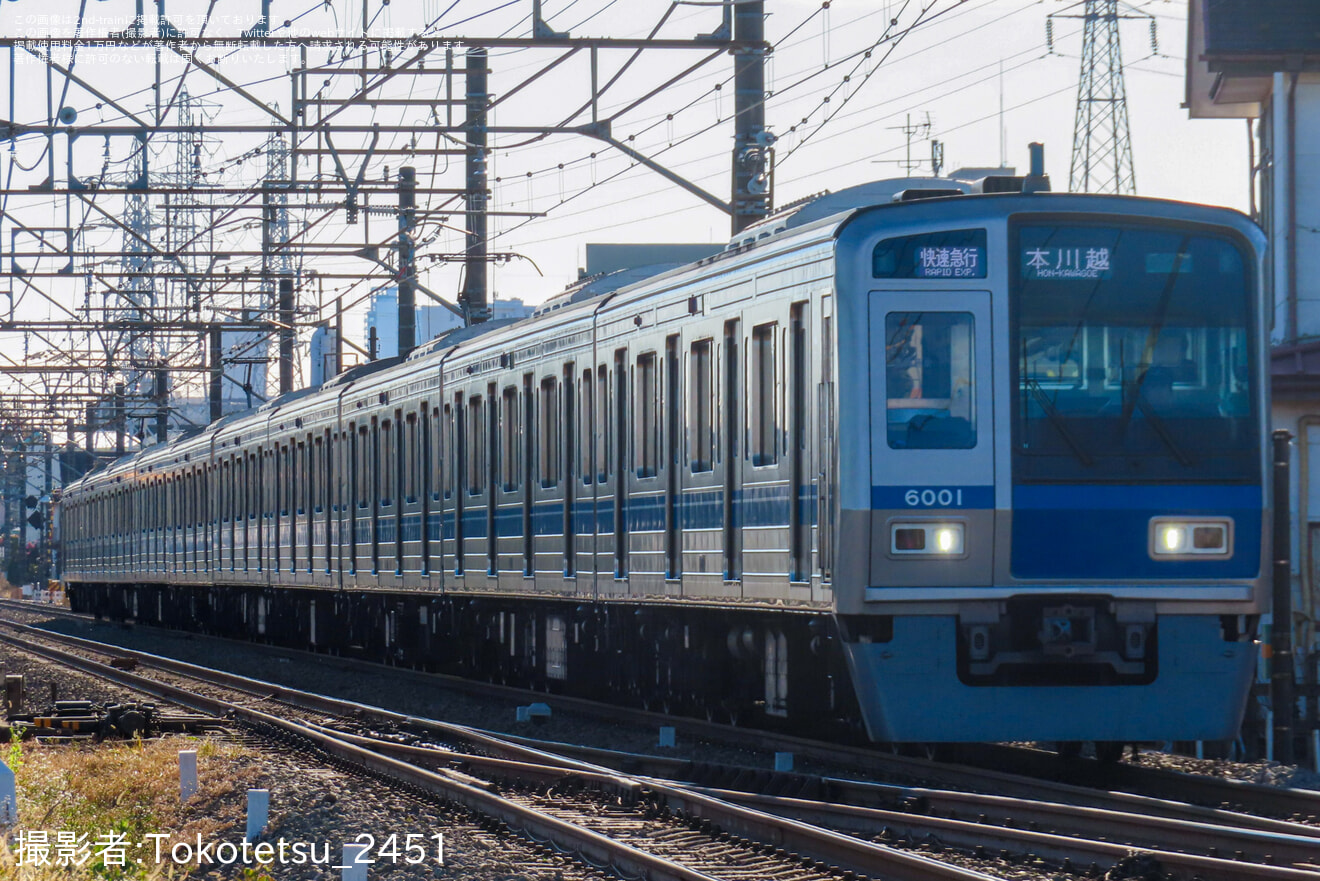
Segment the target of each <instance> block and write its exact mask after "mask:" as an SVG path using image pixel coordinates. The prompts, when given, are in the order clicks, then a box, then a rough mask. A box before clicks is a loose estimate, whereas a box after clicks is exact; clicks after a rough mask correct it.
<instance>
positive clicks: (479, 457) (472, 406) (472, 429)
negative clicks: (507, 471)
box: [467, 395, 487, 496]
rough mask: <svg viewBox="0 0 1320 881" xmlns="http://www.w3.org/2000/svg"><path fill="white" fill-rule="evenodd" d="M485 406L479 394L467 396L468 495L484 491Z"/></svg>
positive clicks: (485, 451)
mask: <svg viewBox="0 0 1320 881" xmlns="http://www.w3.org/2000/svg"><path fill="white" fill-rule="evenodd" d="M485 410H486V406H485V400H484V399H483V398H482V397H481V395H473V396H472V397H470V398H468V425H467V428H468V433H469V437H468V445H467V458H468V473H467V488H468V495H473V496H478V495H481V494H482V493H483V492H485V491H486V454H487V449H486V439H485V438H484V437H483V436H482V434H483V432H484V430H485V426H486V413H485Z"/></svg>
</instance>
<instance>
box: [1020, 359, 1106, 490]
mask: <svg viewBox="0 0 1320 881" xmlns="http://www.w3.org/2000/svg"><path fill="white" fill-rule="evenodd" d="M1027 391H1029V392H1031V397H1032V398H1034V399H1035V400H1036V403H1037V404H1040V409H1041V410H1042V411H1043V412H1044V413H1045V415H1046V416H1048V417H1049V420H1050V425H1053V426H1054V430H1055V431H1057V432H1058V433H1059V436H1060V437H1061V438H1063V441H1064V443H1066V444H1067V445H1068V448H1069V449H1070V450H1072V452H1073V455H1074V456H1076V457H1077V461H1078V462H1081V463H1082V464H1083V465H1085V466H1086V467H1088V468H1090V467H1091V466H1092V465H1094V464H1095V460H1094V459H1092V458H1091V454H1090V453H1088V452H1086V450H1085V449H1084V448H1083V447H1082V445H1081V443H1080V442H1079V441H1078V440H1077V438H1075V437H1073V435H1072V432H1071V431H1069V430H1068V423H1066V422H1064V421H1063V416H1062V415H1060V413H1059V410H1058V408H1057V407H1055V406H1054V402H1053V401H1051V400H1050V399H1049V396H1048V395H1046V394H1045V390H1044V389H1042V388H1041V387H1040V383H1039V382H1038V381H1036V380H1034V379H1028V380H1027Z"/></svg>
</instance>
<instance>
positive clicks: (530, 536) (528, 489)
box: [522, 373, 536, 576]
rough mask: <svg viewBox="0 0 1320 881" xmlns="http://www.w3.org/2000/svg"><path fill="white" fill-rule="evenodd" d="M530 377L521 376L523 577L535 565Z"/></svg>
mask: <svg viewBox="0 0 1320 881" xmlns="http://www.w3.org/2000/svg"><path fill="white" fill-rule="evenodd" d="M534 382H535V379H533V377H532V375H531V374H530V373H529V374H526V375H524V376H523V425H524V426H525V430H524V432H523V507H522V534H523V575H526V576H530V575H532V574H533V573H534V572H535V563H536V533H535V532H533V530H532V503H533V498H532V495H533V493H532V487H533V486H534V485H535V480H536V475H535V474H534V473H533V469H534V468H535V467H536V395H535V393H534V391H533V388H534V387H533V383H534Z"/></svg>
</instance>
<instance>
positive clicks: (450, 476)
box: [440, 404, 462, 498]
mask: <svg viewBox="0 0 1320 881" xmlns="http://www.w3.org/2000/svg"><path fill="white" fill-rule="evenodd" d="M456 412H459V413H461V412H462V410H461V405H460V404H445V427H444V441H443V443H444V444H445V452H446V454H447V456H448V458H447V459H446V458H442V459H441V461H442V462H443V463H444V464H443V465H442V466H441V467H442V468H444V469H445V471H444V472H443V473H442V474H441V475H440V486H441V487H442V491H443V495H444V497H445V498H450V497H451V496H452V495H453V492H454V483H455V482H456V481H457V479H458V478H457V477H456V475H458V474H461V473H462V465H461V463H460V459H459V456H460V450H459V437H460V432H459V430H458V429H457V427H456V426H455V420H457V419H458V418H459V417H457V416H455V415H454V414H455V413H456Z"/></svg>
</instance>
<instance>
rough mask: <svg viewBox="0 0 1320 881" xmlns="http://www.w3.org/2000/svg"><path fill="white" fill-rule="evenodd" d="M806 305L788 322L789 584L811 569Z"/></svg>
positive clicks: (798, 305)
mask: <svg viewBox="0 0 1320 881" xmlns="http://www.w3.org/2000/svg"><path fill="white" fill-rule="evenodd" d="M806 309H807V304H806V303H794V304H793V307H792V312H791V313H790V316H791V317H790V319H789V330H790V334H789V365H788V369H789V382H788V385H789V388H788V396H789V412H788V418H789V423H790V425H789V444H788V456H789V461H790V462H791V463H792V474H791V477H790V480H789V485H790V489H789V510H788V526H789V529H788V531H789V541H788V544H789V552H790V554H791V558H790V565H789V580H791V581H806V580H807V579H808V572H809V570H810V568H811V561H810V556H811V548H810V542H809V541H808V523H807V516H806V506H807V505H806V499H807V463H806V457H807V324H806Z"/></svg>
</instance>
